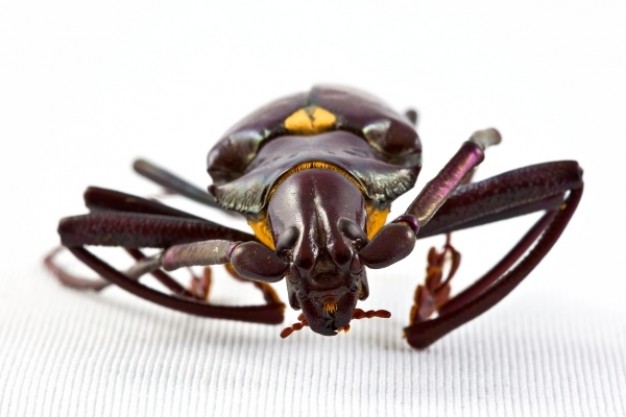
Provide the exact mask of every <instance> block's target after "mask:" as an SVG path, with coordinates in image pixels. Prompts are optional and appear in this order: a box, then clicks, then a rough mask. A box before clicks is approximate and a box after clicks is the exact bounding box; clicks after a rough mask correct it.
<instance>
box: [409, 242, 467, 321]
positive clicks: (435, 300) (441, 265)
mask: <svg viewBox="0 0 626 417" xmlns="http://www.w3.org/2000/svg"><path fill="white" fill-rule="evenodd" d="M427 259H428V266H427V267H426V278H425V279H424V284H421V285H418V286H417V288H416V289H415V294H414V296H413V300H414V304H413V307H412V308H411V315H410V324H411V325H413V324H414V323H416V322H419V321H424V320H426V319H428V318H429V317H430V316H431V315H432V314H433V313H435V312H436V311H438V310H439V309H440V308H441V306H443V305H445V303H446V302H447V301H448V300H449V299H450V291H451V287H450V281H451V280H452V278H453V277H454V275H455V274H456V272H457V270H458V268H459V264H460V262H461V254H460V253H459V252H458V251H457V250H456V249H454V247H453V246H452V244H451V243H450V234H449V233H447V234H446V243H445V244H444V246H443V249H442V250H441V251H437V249H436V248H435V247H434V246H433V247H431V248H430V250H429V251H428V258H427ZM447 265H449V267H448V266H447ZM446 269H447V270H446Z"/></svg>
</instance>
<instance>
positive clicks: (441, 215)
mask: <svg viewBox="0 0 626 417" xmlns="http://www.w3.org/2000/svg"><path fill="white" fill-rule="evenodd" d="M582 191H583V182H582V171H581V170H580V168H579V166H578V164H577V163H575V162H572V161H563V162H552V163H547V164H541V165H535V166H531V167H527V168H522V169H519V170H516V171H511V172H509V173H505V174H502V175H499V176H496V177H493V178H490V179H487V180H485V181H481V182H478V183H474V184H468V185H466V186H463V187H461V188H460V189H458V190H457V192H455V193H454V195H453V196H452V197H450V198H449V199H448V200H447V201H446V203H445V205H444V206H443V207H442V208H441V210H439V211H438V212H437V213H436V214H435V216H434V217H433V218H432V220H431V222H430V223H428V224H426V225H425V226H424V227H423V228H422V229H420V233H419V234H418V237H423V236H424V237H425V236H430V235H433V234H437V233H448V232H450V231H452V230H457V229H462V228H467V227H471V226H476V225H479V224H485V223H488V222H493V221H497V220H503V219H507V218H511V217H514V216H519V215H522V214H526V213H530V212H534V211H538V210H544V211H545V212H546V213H545V214H544V215H543V216H542V217H541V218H540V219H539V220H538V221H537V222H536V223H535V225H534V226H533V227H532V228H531V229H530V230H529V231H528V232H527V233H526V235H524V237H523V238H522V239H521V240H520V241H519V242H518V243H517V244H516V245H515V246H514V247H513V248H512V249H511V250H510V251H509V253H507V254H506V255H505V256H504V257H503V258H502V260H500V262H498V263H497V264H496V265H495V266H494V267H493V268H492V269H491V270H489V271H488V272H487V273H486V274H485V275H483V276H482V277H481V278H479V279H478V280H477V281H476V282H475V283H474V284H473V285H471V286H470V287H468V288H467V289H465V290H464V291H462V292H461V293H460V294H458V295H456V296H455V297H453V298H451V299H449V300H448V301H446V302H444V303H443V304H441V305H438V306H436V308H434V309H432V310H431V311H430V313H434V312H435V311H437V313H438V316H437V317H435V318H430V316H429V315H426V314H422V315H419V314H413V315H412V323H411V325H410V326H409V327H407V328H406V329H405V335H406V337H407V341H408V342H409V344H410V345H411V346H413V347H415V348H418V349H421V348H425V347H427V346H429V345H430V344H432V343H433V342H435V341H436V340H438V339H439V338H441V337H442V336H444V335H445V334H447V333H449V332H450V331H452V330H454V329H456V328H457V327H459V326H461V325H462V324H465V323H467V322H468V321H470V320H472V319H474V318H476V317H478V316H479V315H480V314H482V313H484V312H485V311H487V310H488V309H490V308H491V307H493V306H494V305H495V304H497V303H498V302H499V301H500V300H502V299H503V298H504V297H505V296H506V295H507V294H508V293H510V292H511V291H512V290H513V289H514V288H515V287H516V286H517V285H518V284H519V283H520V282H521V281H522V280H523V279H524V278H526V276H528V274H529V273H530V272H531V271H532V270H533V269H534V268H535V267H536V266H537V264H538V263H539V262H540V261H541V260H542V259H543V257H544V256H545V255H546V254H547V253H548V252H549V250H550V249H551V248H552V246H553V245H554V244H555V243H556V241H557V240H558V238H559V237H560V235H561V233H562V232H563V230H564V229H565V227H566V225H567V223H568V222H569V220H570V218H571V216H572V215H573V214H574V211H575V210H576V207H577V205H578V202H579V201H580V198H581V196H582ZM422 232H423V235H422ZM417 301H418V303H417V304H418V305H417V306H416V308H415V311H418V312H419V311H425V310H426V309H425V308H424V307H422V306H420V305H419V302H420V300H417Z"/></svg>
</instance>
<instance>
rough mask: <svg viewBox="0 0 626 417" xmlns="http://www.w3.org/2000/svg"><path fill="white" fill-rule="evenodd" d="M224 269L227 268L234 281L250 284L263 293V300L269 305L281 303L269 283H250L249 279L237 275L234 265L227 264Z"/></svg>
mask: <svg viewBox="0 0 626 417" xmlns="http://www.w3.org/2000/svg"><path fill="white" fill-rule="evenodd" d="M224 267H226V271H227V272H228V274H229V275H230V276H231V277H233V278H234V279H236V280H237V281H241V282H248V283H251V284H252V285H254V286H255V287H256V288H257V289H258V290H259V291H261V293H262V294H263V298H264V299H265V301H266V302H267V303H268V304H273V303H276V302H281V301H280V298H279V297H278V294H277V293H276V291H275V290H274V288H273V287H272V286H271V285H269V284H268V283H265V282H259V281H250V280H249V279H246V278H244V277H242V276H241V275H239V274H238V273H237V271H235V268H233V265H232V264H225V265H224Z"/></svg>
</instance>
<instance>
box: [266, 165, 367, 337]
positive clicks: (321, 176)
mask: <svg viewBox="0 0 626 417" xmlns="http://www.w3.org/2000/svg"><path fill="white" fill-rule="evenodd" d="M268 220H269V223H270V227H271V229H272V233H273V238H274V241H275V242H276V249H277V251H279V252H283V254H284V255H285V256H286V257H287V258H288V259H289V262H290V267H289V271H288V273H287V286H288V290H289V301H290V303H291V305H292V307H294V308H302V310H303V312H304V314H305V316H306V318H307V320H308V322H309V325H310V326H311V328H312V329H313V330H314V331H316V332H318V333H322V334H328V335H332V334H335V333H336V332H337V330H338V329H341V328H342V327H344V326H346V325H347V324H348V323H349V322H350V320H351V318H352V311H353V309H354V307H355V306H356V303H357V301H358V299H363V298H365V297H366V296H367V293H368V290H367V282H366V278H365V271H364V268H363V265H362V264H361V262H360V261H359V257H358V254H357V250H358V244H359V242H358V239H354V236H352V237H351V236H349V235H348V236H347V235H346V232H345V230H343V229H342V227H341V225H342V224H346V223H349V224H350V225H352V227H353V229H354V228H358V230H360V231H362V234H363V236H364V235H365V224H366V210H365V201H364V197H363V194H362V192H361V190H360V189H359V187H358V186H357V185H355V183H354V180H352V179H351V178H349V177H347V176H346V175H345V174H343V173H341V172H337V171H334V170H328V169H319V168H313V169H306V170H301V171H297V172H294V173H293V174H291V175H289V176H288V177H287V178H285V179H284V180H283V181H282V182H281V183H280V185H279V186H278V187H277V188H276V189H275V190H274V192H273V194H272V196H271V198H270V202H269V205H268Z"/></svg>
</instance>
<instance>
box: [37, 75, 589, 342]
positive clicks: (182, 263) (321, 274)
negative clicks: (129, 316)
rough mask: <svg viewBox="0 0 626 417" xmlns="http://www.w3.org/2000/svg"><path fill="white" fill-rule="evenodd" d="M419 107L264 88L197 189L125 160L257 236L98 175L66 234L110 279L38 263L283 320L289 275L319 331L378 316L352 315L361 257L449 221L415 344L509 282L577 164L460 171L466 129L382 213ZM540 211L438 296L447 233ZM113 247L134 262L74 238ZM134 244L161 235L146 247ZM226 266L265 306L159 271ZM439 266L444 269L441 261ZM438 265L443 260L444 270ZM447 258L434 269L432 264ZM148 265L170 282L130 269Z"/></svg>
mask: <svg viewBox="0 0 626 417" xmlns="http://www.w3.org/2000/svg"><path fill="white" fill-rule="evenodd" d="M415 119H416V117H415V114H414V113H411V112H409V113H407V114H406V115H401V114H399V113H396V112H394V111H392V110H391V109H389V108H388V107H387V106H386V105H384V104H383V103H381V102H380V101H379V100H377V99H375V98H373V97H371V96H369V95H366V94H364V93H361V92H357V91H354V90H348V89H345V88H335V87H328V86H321V87H315V88H313V89H312V90H311V91H309V92H306V93H300V94H296V95H292V96H289V97H286V98H283V99H280V100H277V101H274V102H272V103H270V104H268V105H266V106H265V107H263V108H261V109H260V110H258V111H256V112H255V113H253V114H251V115H250V116H248V117H247V118H245V119H244V120H243V121H241V122H240V123H238V124H237V125H235V126H234V127H233V128H232V129H231V130H230V131H228V132H227V133H226V134H225V136H224V137H223V138H222V139H221V140H220V141H219V142H218V143H217V145H216V146H215V147H214V148H213V149H212V150H211V151H210V153H209V155H208V172H209V174H210V175H211V177H212V178H213V185H211V186H210V187H209V192H208V193H207V192H205V191H203V190H201V189H199V188H196V187H194V186H193V185H191V184H189V183H187V182H185V181H184V180H182V179H180V178H178V177H176V176H175V175H173V174H171V173H169V172H168V171H165V170H164V169H162V168H159V167H157V166H156V165H153V164H151V163H149V162H147V161H143V160H139V161H137V162H136V163H135V165H134V167H135V170H136V171H138V172H139V173H140V174H143V175H144V176H146V177H148V178H150V179H152V180H153V181H156V182H157V183H159V184H161V185H163V186H164V187H166V188H167V189H169V190H171V191H174V192H177V193H179V194H182V195H185V196H187V197H190V198H193V199H195V200H197V201H200V202H203V203H206V204H207V205H210V206H214V207H219V208H221V209H224V210H228V211H233V212H236V213H240V214H242V215H243V216H245V218H246V219H247V221H248V223H249V224H250V226H251V227H252V229H253V231H254V235H251V234H248V233H244V232H241V231H238V230H234V229H231V228H228V227H225V226H222V225H219V224H216V223H213V222H211V221H208V220H205V219H202V218H199V217H196V216H194V215H191V214H188V213H185V212H182V211H180V210H177V209H174V208H171V207H168V206H166V205H164V204H162V203H160V202H156V201H153V200H149V199H144V198H140V197H136V196H132V195H128V194H124V193H120V192H117V191H112V190H106V189H102V188H95V187H91V188H89V189H88V190H87V191H86V193H85V202H86V205H87V207H88V208H89V209H90V213H89V214H86V215H82V216H75V217H68V218H65V219H62V220H61V222H60V225H59V233H60V236H61V241H62V244H63V246H65V247H67V248H68V249H69V250H70V251H71V252H72V253H73V254H74V255H75V256H76V257H77V258H78V259H80V260H81V261H82V262H84V263H85V264H87V265H88V266H89V267H90V268H92V269H93V270H94V271H95V272H97V273H98V274H99V275H100V276H101V277H103V278H104V279H105V280H106V281H88V280H85V279H82V278H80V277H76V276H73V275H71V274H69V273H67V272H65V271H64V270H62V269H61V268H60V267H58V266H57V264H56V263H55V262H54V256H55V253H56V251H55V252H53V253H52V254H51V255H50V256H48V257H47V258H46V265H47V266H48V267H49V268H50V269H51V270H52V272H53V273H54V274H55V275H56V276H57V277H58V278H59V279H60V280H61V282H63V283H64V284H66V285H69V286H71V287H74V288H82V289H95V290H99V289H102V288H104V287H106V286H107V285H109V284H111V283H113V284H117V285H118V286H120V287H122V288H123V289H125V290H128V291H130V292H132V293H134V294H136V295H138V296H140V297H143V298H145V299H147V300H150V301H153V302H155V303H158V304H161V305H164V306H167V307H170V308H173V309H176V310H180V311H184V312H187V313H190V314H196V315H201V316H206V317H215V318H221V319H233V320H243V321H250V322H260V323H270V324H275V323H280V322H282V321H283V312H284V304H283V303H282V302H281V301H280V300H279V299H278V297H277V296H276V294H275V293H274V291H273V290H272V288H271V287H270V286H269V285H268V283H270V282H276V281H279V280H281V279H283V278H284V279H285V281H286V282H287V289H288V294H289V303H290V305H291V306H292V307H293V308H294V309H301V310H302V312H303V314H301V316H300V321H299V322H298V323H296V324H294V325H293V326H291V327H288V328H286V329H285V330H284V331H283V333H282V335H283V336H284V337H285V336H287V335H289V334H290V333H291V332H293V331H294V330H299V329H301V328H302V327H303V326H307V325H308V326H310V328H311V329H312V330H313V331H314V332H317V333H320V334H323V335H334V334H337V332H338V331H340V330H347V329H348V327H349V324H350V321H351V320H352V319H357V318H363V317H374V316H378V317H386V316H388V314H389V313H387V312H386V311H384V310H379V311H368V312H364V311H363V310H360V309H358V308H356V304H357V302H358V300H363V299H365V298H366V297H367V296H368V285H367V279H366V275H365V267H368V268H384V267H386V266H389V265H391V264H393V263H395V262H398V261H399V260H401V259H402V258H404V257H405V256H407V255H408V254H409V253H410V252H411V251H412V250H413V246H414V245H415V241H416V239H419V238H422V237H428V236H432V235H436V234H447V237H448V239H447V243H446V245H445V246H444V250H443V251H441V252H438V251H435V250H434V249H431V251H430V253H429V256H428V272H427V276H426V280H425V282H424V284H423V285H420V286H418V288H417V290H416V292H415V304H414V306H413V310H412V312H411V324H410V325H409V326H408V327H407V328H405V336H406V338H407V340H408V342H409V344H410V345H411V346H413V347H415V348H424V347H426V346H428V345H430V344H431V343H433V342H434V341H436V340H437V339H439V338H440V337H442V336H443V335H445V334H446V333H448V332H450V331H451V330H453V329H455V328H456V327H458V326H460V325H462V324H464V323H466V322H468V321H469V320H471V319H473V318H475V317H477V316H478V315H480V314H481V313H483V312H484V311H486V310H488V309H489V308H490V307H492V306H493V305H495V304H496V303H497V302H498V301H500V300H501V299H502V298H504V297H505V296H506V295H507V294H508V293H509V292H510V291H511V290H513V289H514V288H515V286H517V285H518V284H519V283H520V282H521V281H522V280H523V279H524V278H525V277H526V276H527V275H528V274H529V273H530V271H532V269H533V268H534V267H535V266H536V265H537V264H538V263H539V262H540V261H541V259H542V258H543V257H544V256H545V255H546V253H547V252H548V251H549V250H550V248H551V247H552V245H553V244H554V243H555V242H556V240H557V239H558V238H559V236H560V235H561V232H562V231H563V229H564V228H565V226H566V225H567V223H568V221H569V219H570V218H571V216H572V214H573V213H574V211H575V209H576V206H577V204H578V202H579V200H580V198H581V195H582V189H583V182H582V171H581V169H580V168H579V166H578V164H577V163H576V162H574V161H558V162H549V163H544V164H540V165H533V166H529V167H525V168H521V169H517V170H514V171H510V172H506V173H504V174H500V175H498V176H495V177H492V178H489V179H486V180H483V181H480V182H472V181H471V174H472V172H473V170H474V168H475V167H476V166H477V165H478V164H479V163H480V162H481V161H482V159H483V155H484V154H483V152H484V150H485V148H486V147H487V146H490V145H494V144H496V143H498V142H499V141H500V135H499V133H498V132H497V131H496V130H495V129H487V130H483V131H478V132H476V133H475V134H474V135H473V136H472V137H471V138H470V139H469V140H468V141H467V142H465V143H464V144H463V145H462V146H461V148H460V149H459V151H458V152H457V153H456V154H455V155H454V156H453V157H452V159H451V160H450V162H449V163H448V164H447V165H446V166H445V167H444V168H443V169H442V170H441V172H440V173H439V174H438V175H437V176H436V177H435V178H434V179H433V180H431V181H430V182H429V183H428V184H427V185H426V187H425V188H424V189H423V190H422V191H421V193H420V194H419V195H418V196H417V197H416V198H415V200H414V201H413V202H412V203H411V205H410V206H409V207H408V209H407V210H406V212H405V214H404V215H402V216H400V217H399V218H397V219H395V220H393V221H391V222H389V223H387V224H386V217H387V214H388V212H389V207H390V204H391V202H392V201H393V200H394V199H395V198H396V197H398V196H399V195H401V194H403V193H405V192H407V191H408V190H410V189H411V188H412V187H413V185H414V183H415V180H416V178H417V175H418V172H419V170H420V167H421V145H420V141H419V138H418V135H417V133H416V131H415V128H414V124H415ZM534 211H544V212H545V213H544V214H543V216H542V217H541V218H540V219H539V220H538V221H537V222H536V223H535V224H534V226H533V227H532V228H531V229H530V230H529V231H528V232H527V233H526V234H525V235H524V236H523V237H522V238H521V240H520V241H519V242H518V243H517V244H516V245H515V246H514V247H513V248H512V249H511V251H510V252H509V253H507V254H506V255H505V256H504V258H503V259H502V260H501V261H500V262H498V264H496V265H495V266H494V267H493V268H492V269H491V270H489V271H488V272H487V273H486V274H485V275H483V276H482V277H480V278H479V279H478V280H477V281H476V282H475V283H474V284H473V285H471V286H470V287H469V288H467V289H465V290H464V291H462V292H461V293H459V294H457V295H455V296H454V297H451V296H450V285H449V281H450V279H451V278H452V276H453V275H454V273H455V271H456V269H457V266H458V263H459V254H458V252H456V250H454V248H453V247H452V246H451V245H450V241H449V236H450V232H452V231H455V230H459V229H464V228H468V227H473V226H478V225H481V224H485V223H489V222H493V221H498V220H504V219H507V218H511V217H515V216H519V215H523V214H526V213H531V212H534ZM89 245H104V246H119V247H122V248H124V249H126V250H127V251H128V252H129V253H130V255H131V256H133V257H134V258H135V259H136V263H135V265H134V266H133V267H131V268H130V269H129V270H127V271H123V272H122V271H119V270H117V269H115V268H113V267H112V266H110V265H109V264H108V263H106V262H104V261H103V260H102V259H100V258H99V257H97V256H95V255H94V254H93V253H92V252H90V251H89V250H88V249H86V248H85V246H89ZM142 248H159V249H161V250H160V252H159V253H158V254H157V255H152V256H146V255H144V253H143V252H142V251H141V249H142ZM214 264H225V265H227V267H228V268H229V270H230V271H231V273H232V274H233V275H234V276H236V277H238V278H240V279H243V280H249V281H252V282H254V283H255V285H256V286H257V287H259V288H260V289H261V291H262V292H263V294H264V296H265V300H266V303H265V304H264V305H258V306H247V307H233V306H221V305H214V304H211V303H209V302H208V301H207V299H208V298H207V297H208V293H209V283H210V275H209V270H208V268H206V269H205V275H204V277H194V278H193V279H192V285H191V287H190V288H187V287H185V286H183V285H181V284H179V282H178V281H176V280H174V278H172V277H171V276H170V275H169V274H168V273H167V272H166V271H171V270H174V269H177V268H181V267H189V266H207V265H214ZM444 265H445V268H443V267H444ZM442 268H443V269H442ZM444 269H445V270H446V273H444V272H443V270H444ZM145 274H151V275H153V276H154V277H155V278H156V279H158V280H159V281H160V282H161V283H163V284H164V285H165V287H167V288H168V289H169V290H170V291H171V294H170V293H165V292H161V291H157V290H155V289H153V288H150V287H148V286H146V285H144V284H143V283H141V282H140V281H139V278H140V277H141V276H143V275H145Z"/></svg>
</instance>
